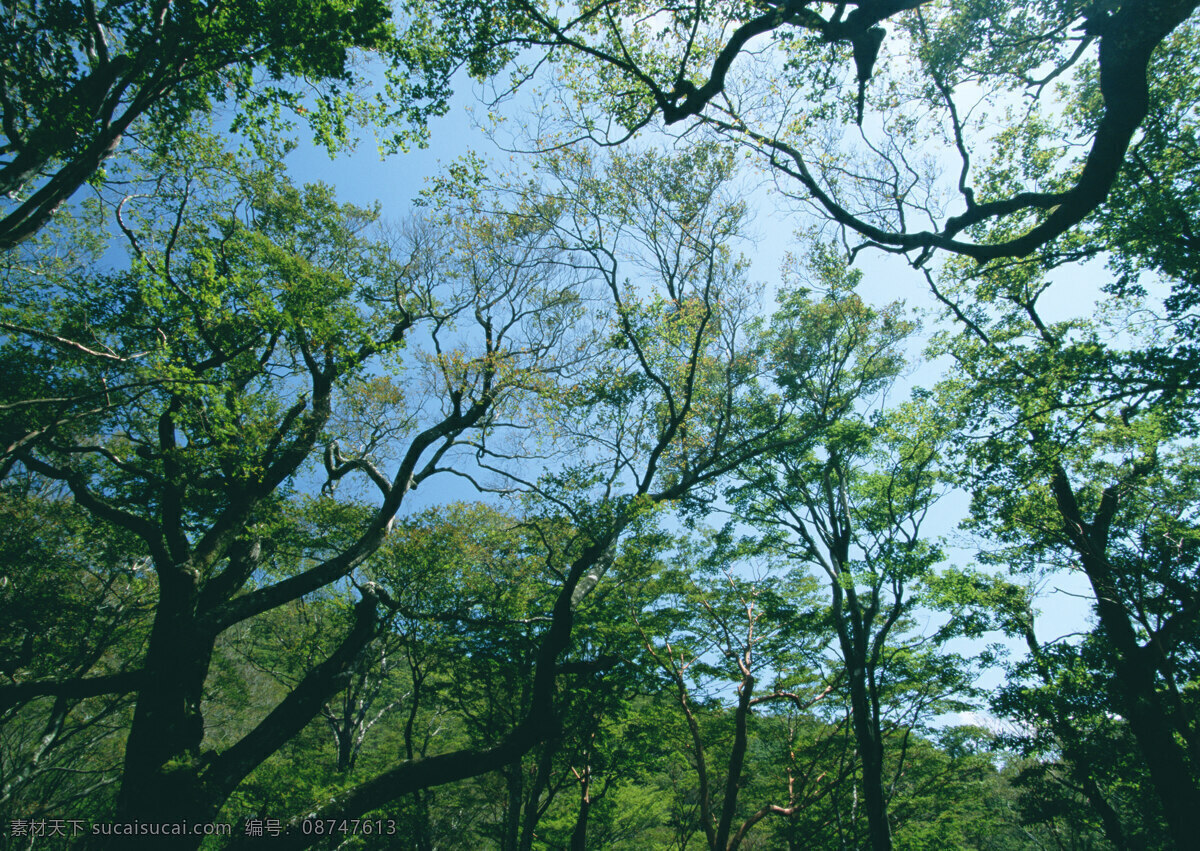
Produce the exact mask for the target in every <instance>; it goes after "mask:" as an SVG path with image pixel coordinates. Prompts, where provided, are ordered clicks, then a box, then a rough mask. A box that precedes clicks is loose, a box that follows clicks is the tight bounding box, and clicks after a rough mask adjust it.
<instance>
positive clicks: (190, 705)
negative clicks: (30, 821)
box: [95, 567, 220, 849]
mask: <svg viewBox="0 0 1200 851" xmlns="http://www.w3.org/2000/svg"><path fill="white" fill-rule="evenodd" d="M159 594H160V599H159V606H158V610H157V612H156V615H155V619H154V625H153V627H152V629H151V633H150V640H149V642H148V651H147V655H146V665H145V669H146V675H147V681H148V682H149V683H150V685H149V686H147V687H146V688H143V689H141V690H140V692H139V693H138V699H137V704H136V707H135V709H134V716H133V724H132V726H131V727H130V730H129V739H128V741H127V743H126V746H125V767H124V773H123V776H122V781H121V789H120V792H119V793H118V796H117V807H116V812H115V814H114V821H115V822H118V823H138V824H139V825H147V824H166V823H170V824H173V825H175V824H183V823H188V824H199V823H202V822H208V821H212V820H213V818H214V817H215V816H216V813H217V810H218V808H219V806H220V802H214V801H213V800H212V796H211V795H210V794H208V790H207V789H206V788H205V785H204V783H203V782H202V781H201V777H200V772H201V769H202V768H203V765H202V762H201V752H200V748H201V744H202V742H203V739H204V717H203V715H202V714H201V706H200V704H201V699H202V696H203V690H204V681H205V679H206V678H207V677H208V667H209V663H210V662H211V660H212V652H213V638H212V636H211V635H208V634H206V633H205V632H204V631H203V630H201V629H200V628H199V627H198V625H197V623H196V620H195V601H196V583H195V575H194V574H192V573H191V572H189V571H187V570H186V569H184V568H175V567H173V568H171V569H169V570H166V571H161V572H160V591H159ZM139 839H140V840H141V842H139V841H138V840H139ZM202 839H203V836H193V835H191V834H186V835H181V836H173V837H172V838H171V840H170V841H171V847H172V848H181V849H187V848H195V847H198V846H199V844H200V841H201V840H202ZM97 840H98V841H97V842H96V843H95V845H96V846H97V847H100V848H125V847H129V846H130V845H132V844H139V845H157V847H162V843H163V842H164V839H163V838H162V836H155V835H147V836H140V835H118V836H109V837H97Z"/></svg>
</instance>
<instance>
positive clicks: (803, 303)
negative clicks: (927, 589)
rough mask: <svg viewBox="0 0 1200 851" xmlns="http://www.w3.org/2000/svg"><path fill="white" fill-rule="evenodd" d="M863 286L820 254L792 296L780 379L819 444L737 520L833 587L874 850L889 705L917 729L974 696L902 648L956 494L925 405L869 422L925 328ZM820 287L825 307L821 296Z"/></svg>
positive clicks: (886, 832) (784, 323)
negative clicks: (906, 350) (935, 528)
mask: <svg viewBox="0 0 1200 851" xmlns="http://www.w3.org/2000/svg"><path fill="white" fill-rule="evenodd" d="M860 277H861V273H858V272H854V271H851V270H848V269H847V268H846V267H845V266H844V264H843V263H842V262H841V261H840V260H839V258H837V257H836V256H835V255H834V254H833V252H832V251H830V250H827V249H823V248H818V249H817V250H816V251H815V252H814V255H813V259H812V261H811V271H810V273H809V277H808V278H807V280H806V281H805V283H806V284H808V286H795V285H793V287H792V288H790V289H788V290H785V291H784V292H783V294H782V295H781V296H780V309H779V310H778V311H777V312H776V313H775V315H774V316H773V317H772V320H771V326H770V330H769V332H768V345H769V346H770V351H771V354H770V358H771V363H772V367H773V372H774V380H775V381H776V382H777V383H778V384H779V385H780V387H781V389H782V390H783V392H785V393H786V394H788V396H789V397H790V398H791V399H792V400H794V404H795V406H796V415H797V422H798V423H799V424H801V426H800V427H801V428H803V429H805V430H806V431H807V433H808V434H810V435H811V436H812V437H811V438H810V439H809V440H807V441H797V442H796V443H794V444H792V445H791V446H789V447H787V448H785V449H781V450H780V451H778V452H775V453H773V454H772V455H770V456H766V457H764V458H762V459H760V460H759V461H758V462H756V463H755V464H754V465H751V467H750V469H749V471H748V474H747V480H746V483H745V484H744V485H741V486H740V487H739V489H738V491H737V492H736V493H735V500H736V504H737V507H738V514H739V516H741V517H742V518H744V519H745V520H746V521H747V522H750V523H753V524H754V525H755V526H757V527H759V528H760V529H762V530H763V532H764V533H765V534H768V535H770V536H772V537H773V539H774V541H775V546H777V547H778V548H779V550H780V552H782V553H786V554H787V555H788V557H790V558H794V559H798V560H801V561H803V562H805V563H807V564H809V565H812V567H813V568H814V569H815V570H817V571H818V573H819V574H823V575H824V577H825V578H826V580H827V583H828V588H829V595H830V603H829V614H828V617H829V621H828V626H829V628H830V629H831V630H833V632H834V633H835V635H836V636H837V641H836V654H837V657H838V663H839V668H840V671H839V677H840V678H844V681H845V683H846V688H847V690H848V693H849V700H850V706H851V712H852V718H853V727H854V735H855V739H856V741H857V743H858V748H859V752H860V755H861V759H862V785H863V795H864V801H865V808H866V813H867V819H868V822H869V827H870V843H871V847H873V848H875V849H887V848H891V847H892V839H891V825H890V822H889V818H888V813H887V797H888V792H887V784H885V780H884V770H885V769H884V764H885V759H884V742H885V737H886V736H885V729H884V727H885V713H886V711H887V704H888V702H889V701H896V702H900V701H906V702H911V704H912V706H910V707H908V709H909V710H910V711H913V712H914V717H913V720H912V721H910V722H909V724H910V725H915V724H916V723H917V722H918V719H919V716H920V715H921V714H922V713H923V712H925V711H929V709H930V708H932V705H933V704H934V703H936V702H937V701H939V700H940V699H942V698H944V697H946V696H949V695H951V694H955V693H960V694H961V693H963V692H964V691H966V690H968V688H969V683H968V682H967V681H966V677H967V676H969V674H968V672H967V671H964V670H955V668H956V667H957V666H958V665H959V664H960V663H961V661H962V660H952V659H950V658H949V657H943V659H941V660H940V661H938V660H935V659H933V657H932V656H931V655H930V654H929V651H928V650H923V649H920V648H919V646H918V644H919V642H914V641H912V640H911V639H907V638H906V637H905V635H904V633H905V632H906V631H908V630H909V629H911V622H910V618H911V614H912V612H913V611H914V608H915V606H916V605H917V603H918V602H919V594H918V592H919V590H920V589H921V587H922V585H923V584H924V582H925V581H926V580H927V579H928V578H929V577H930V576H931V575H932V573H933V569H934V566H935V565H936V564H937V563H938V562H939V561H941V559H942V553H941V550H940V548H939V547H937V546H935V545H933V544H931V543H930V542H928V541H927V540H925V538H924V537H923V535H922V532H921V526H922V522H923V521H924V519H925V517H926V515H927V513H928V512H929V510H930V507H931V506H932V505H933V504H934V502H935V501H936V500H937V499H938V497H939V495H940V491H941V490H942V489H944V484H943V480H944V477H943V475H942V474H941V473H940V471H939V469H938V464H939V455H940V453H941V447H940V444H941V443H942V441H943V440H944V439H945V428H944V423H941V422H939V418H938V417H937V416H936V414H935V413H934V412H933V411H932V410H930V409H928V408H925V407H923V406H921V405H920V404H917V403H913V404H910V405H909V406H906V407H900V408H897V409H895V410H891V411H881V410H878V409H877V410H876V411H875V412H874V413H871V412H870V411H869V407H868V406H870V405H871V404H872V402H873V400H874V399H875V398H876V397H878V396H882V395H883V394H885V393H886V392H887V389H888V388H889V386H890V385H891V384H892V382H893V381H894V380H895V378H896V377H897V375H898V374H899V372H900V370H901V369H902V368H903V365H904V358H903V354H902V350H901V345H902V344H903V341H904V340H905V338H906V337H907V336H908V335H909V334H911V333H912V331H913V330H914V325H913V324H912V323H911V322H908V321H907V320H905V319H904V318H903V317H902V315H901V312H900V306H899V305H898V304H893V305H890V306H888V307H886V308H883V309H880V310H875V309H873V308H871V307H869V306H868V305H866V304H865V303H864V302H863V301H862V299H861V298H860V297H859V296H858V295H857V294H856V293H855V292H854V286H855V285H856V284H857V283H858V281H859V279H860ZM809 286H811V287H814V288H816V289H817V291H818V292H820V293H821V296H820V297H819V298H813V297H811V296H810V292H811V290H810V289H809ZM947 663H949V664H947ZM906 668H907V669H908V670H906ZM918 671H919V673H918ZM922 682H923V685H918V683H922ZM908 690H911V693H910V694H904V692H906V691H908Z"/></svg>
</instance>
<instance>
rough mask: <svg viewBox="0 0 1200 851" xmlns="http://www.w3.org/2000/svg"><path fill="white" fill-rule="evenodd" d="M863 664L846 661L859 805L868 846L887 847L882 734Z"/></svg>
mask: <svg viewBox="0 0 1200 851" xmlns="http://www.w3.org/2000/svg"><path fill="white" fill-rule="evenodd" d="M865 664H866V663H865V662H864V661H860V660H858V659H855V660H854V661H853V662H852V663H851V665H850V667H851V670H850V712H851V715H852V718H853V721H854V738H855V739H856V740H857V743H858V752H859V757H860V758H861V759H862V778H863V806H864V808H865V809H866V811H867V831H868V835H869V837H870V843H871V848H872V850H873V851H891V848H892V828H891V825H890V824H889V823H888V811H887V796H886V795H885V794H884V791H883V738H882V736H881V734H880V730H879V723H878V721H879V719H878V717H877V714H876V713H875V712H874V711H873V710H874V707H873V705H872V702H871V699H870V695H869V694H868V693H867V682H866V679H867V676H866V671H865V669H864V668H865Z"/></svg>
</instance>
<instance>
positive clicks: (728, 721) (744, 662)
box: [631, 538, 834, 851]
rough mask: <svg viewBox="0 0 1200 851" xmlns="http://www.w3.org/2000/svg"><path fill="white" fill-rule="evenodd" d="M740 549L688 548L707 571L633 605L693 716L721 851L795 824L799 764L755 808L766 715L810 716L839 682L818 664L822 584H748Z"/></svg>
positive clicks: (689, 738) (705, 823)
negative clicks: (785, 822) (756, 739)
mask: <svg viewBox="0 0 1200 851" xmlns="http://www.w3.org/2000/svg"><path fill="white" fill-rule="evenodd" d="M739 549H743V548H742V547H738V546H730V542H729V541H728V540H724V541H722V540H720V538H718V540H717V541H716V542H715V545H713V546H712V547H711V548H710V552H708V553H703V552H701V553H695V552H693V551H691V550H690V548H689V549H685V550H684V551H683V552H682V553H681V554H680V556H681V558H679V560H680V561H683V562H685V563H687V562H692V561H698V562H699V563H698V564H696V565H695V566H692V565H689V568H690V569H687V568H683V569H681V568H680V567H675V568H674V569H673V570H669V571H666V572H664V574H663V576H661V577H658V578H657V582H656V583H655V585H656V586H657V587H658V593H659V594H661V595H662V596H661V598H660V599H657V600H652V601H646V600H640V599H638V598H637V597H634V598H633V600H631V602H632V603H635V604H636V608H635V610H634V611H633V612H631V616H632V617H633V618H634V619H635V623H637V628H638V631H639V633H640V634H641V637H642V641H643V642H644V644H645V647H646V653H647V654H648V656H649V660H650V661H652V663H653V664H654V666H655V667H656V668H657V669H658V671H659V673H660V675H662V676H664V677H665V680H666V682H665V684H664V685H665V687H666V688H665V692H666V695H664V697H665V696H667V695H669V697H670V700H671V702H672V703H673V704H675V705H676V709H677V711H678V712H679V713H681V714H682V715H683V719H684V722H685V727H686V733H685V734H684V736H683V738H684V740H685V741H686V744H685V745H683V746H682V747H681V749H682V750H683V751H684V752H685V753H687V755H688V758H689V761H690V763H691V765H692V768H693V770H694V772H695V780H696V802H697V807H696V809H697V812H696V821H697V822H698V824H699V828H700V830H701V831H703V833H704V838H705V840H706V843H707V845H708V847H709V848H710V849H713V851H726V849H729V851H732V849H736V848H738V847H740V846H741V844H742V842H743V841H745V840H746V838H747V835H748V834H749V832H750V831H751V830H752V829H753V828H754V826H755V825H756V824H758V823H759V822H761V821H762V820H763V819H766V818H769V817H771V816H776V817H781V818H784V819H787V818H790V817H791V816H793V815H795V814H796V813H798V812H799V811H800V810H801V809H802V808H803V805H804V800H803V796H801V797H797V789H796V786H795V774H796V773H797V767H796V766H795V765H791V764H789V765H787V766H786V767H785V770H784V771H783V772H780V773H779V774H778V775H775V776H774V777H773V778H772V779H774V780H775V781H776V782H775V783H774V784H761V785H767V788H768V789H769V790H770V791H768V792H765V793H764V794H765V795H770V796H771V798H774V800H771V798H765V799H760V800H759V801H753V802H752V803H751V807H752V808H751V809H749V810H747V808H746V803H745V800H744V799H745V798H746V797H747V796H746V795H744V794H742V792H743V788H744V787H745V786H747V785H750V784H751V782H752V778H753V777H754V776H755V775H756V774H758V773H760V772H763V771H764V770H765V769H766V767H765V766H755V770H753V771H752V770H750V769H749V766H748V764H747V760H748V758H749V757H750V756H751V737H752V735H753V733H752V725H753V722H754V715H755V712H756V708H759V707H761V709H757V711H762V710H765V709H769V707H770V706H771V705H772V704H775V703H786V704H788V705H789V709H790V711H791V712H793V713H800V712H804V711H805V710H808V709H809V708H810V707H811V706H813V705H814V704H815V703H817V702H818V701H820V700H822V699H823V698H824V697H826V695H828V694H829V693H830V692H831V691H833V689H834V683H830V684H828V685H826V686H825V688H823V689H822V688H820V685H821V681H820V677H819V674H818V673H817V672H815V671H814V670H813V669H812V668H811V667H810V666H811V665H812V660H813V659H814V658H816V657H818V656H819V655H820V653H821V651H822V650H823V645H824V644H825V642H826V639H825V637H824V636H823V635H822V634H821V630H820V629H819V628H818V626H817V625H818V616H817V615H816V611H817V607H816V605H815V601H814V600H813V590H814V589H813V583H811V582H805V581H803V579H801V580H800V581H796V578H795V577H791V578H790V579H791V581H788V579H781V578H779V577H768V576H763V577H760V578H759V579H757V580H748V579H745V578H742V577H739V576H737V575H736V574H735V573H734V572H733V571H734V570H735V569H737V568H743V569H744V567H745V565H744V564H739V563H738V562H739V560H740V559H739V556H742V557H743V558H744V557H745V556H746V553H739V552H738V550H739ZM689 574H690V575H689ZM697 574H699V576H700V578H697V576H696V575H697ZM643 593H644V592H643ZM637 609H644V611H638V610H637ZM731 682H732V683H735V684H736V692H735V695H736V698H735V699H736V702H735V705H734V706H733V707H732V711H731V712H728V711H726V712H722V711H720V710H717V711H714V707H713V705H712V704H714V703H717V702H718V701H720V700H721V697H723V695H720V692H721V690H722V689H724V688H728V683H731ZM723 708H724V707H721V709H723ZM730 727H732V730H730V729H729V728H730ZM722 734H724V735H722ZM724 739H728V741H727V742H726V741H722V740H724ZM726 745H727V750H726V747H725V746H726ZM718 750H719V754H718ZM772 768H774V766H772ZM758 785H760V784H755V786H756V789H755V791H758V790H757V786H758ZM772 785H773V786H774V787H775V788H771V786H772ZM785 790H786V793H787V797H786V799H785V798H784V797H783V792H784V791H785ZM780 800H783V801H784V803H778V801H780Z"/></svg>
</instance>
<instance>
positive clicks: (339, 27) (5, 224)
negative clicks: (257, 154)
mask: <svg viewBox="0 0 1200 851" xmlns="http://www.w3.org/2000/svg"><path fill="white" fill-rule="evenodd" d="M419 30H420V27H419V26H418V25H417V22H412V29H411V30H410V31H409V32H408V33H406V34H405V33H398V32H397V28H396V25H395V24H394V23H393V22H392V20H391V10H390V9H389V7H388V5H387V4H386V3H383V2H380V0H352V2H348V3H331V2H323V0H318V1H317V2H311V3H303V4H299V5H294V6H289V7H288V8H286V9H284V8H281V7H279V6H277V5H273V4H270V3H259V2H252V3H244V2H239V3H228V2H222V0H213V2H196V0H186V2H171V1H170V0H139V2H135V3H126V2H96V0H52V1H51V2H16V3H10V4H8V6H7V7H6V11H5V15H4V19H3V21H2V22H0V46H2V48H3V50H4V54H5V55H6V56H8V57H10V59H9V61H7V62H6V63H5V65H4V68H3V71H0V133H2V134H3V139H4V142H3V145H0V157H3V159H0V195H2V196H4V197H5V198H7V199H10V201H9V203H8V205H7V209H6V210H4V212H3V218H0V249H11V248H12V247H13V246H15V245H16V244H17V243H19V242H21V241H22V240H24V239H27V238H28V237H30V236H31V235H32V234H34V233H35V232H36V231H38V230H39V229H40V228H42V227H43V226H44V225H45V224H46V223H47V221H48V220H49V219H50V217H51V216H52V215H53V214H54V213H55V211H56V210H58V209H59V208H60V207H61V206H62V205H63V204H64V203H65V202H66V201H67V200H68V199H69V198H70V197H71V196H72V195H73V194H74V193H75V191H76V190H77V189H79V188H80V187H81V186H83V185H84V184H85V183H86V182H88V181H89V180H93V179H103V175H102V171H103V167H104V162H105V160H107V159H108V158H109V157H111V156H113V155H114V154H115V152H116V151H117V148H118V146H119V145H120V143H121V140H122V138H123V137H125V136H126V135H128V134H130V133H135V134H137V135H138V136H139V137H140V140H141V141H142V142H143V143H147V142H149V143H151V144H153V145H157V146H160V147H163V148H169V147H170V146H172V145H174V144H175V143H176V141H177V137H176V130H177V129H178V128H181V127H183V126H185V125H186V124H187V123H188V122H189V119H190V118H191V117H192V116H194V115H197V114H199V113H207V112H209V111H210V110H211V109H212V108H213V105H214V102H217V103H224V102H229V101H232V102H233V103H235V104H236V105H237V107H238V110H239V117H238V119H237V120H235V126H238V125H240V126H241V128H242V129H245V130H247V131H249V132H250V134H251V135H252V136H255V135H257V136H258V137H259V138H260V139H261V138H264V133H263V132H262V131H263V130H264V129H265V127H266V126H268V125H275V124H278V123H279V122H280V120H281V119H280V115H279V113H280V110H290V111H291V112H292V113H293V114H295V115H298V116H302V117H303V118H304V119H305V120H306V121H307V122H308V124H309V126H310V127H311V128H312V130H313V132H314V134H315V135H316V137H317V139H318V140H319V141H320V142H321V143H323V144H325V145H326V146H328V147H329V148H330V150H333V149H335V148H337V147H339V146H341V145H344V144H346V142H347V141H348V138H349V129H348V128H349V125H350V124H351V122H353V121H356V120H357V121H368V122H372V123H375V124H377V125H378V126H379V127H380V128H381V129H385V130H386V129H388V128H395V129H394V130H393V133H394V135H393V136H392V137H391V138H390V139H389V141H388V143H387V144H388V145H389V146H390V147H393V148H394V147H395V146H397V145H399V144H402V143H404V142H405V141H407V140H412V139H420V138H421V137H422V134H423V132H424V122H425V120H426V119H427V118H428V117H429V116H430V115H436V114H439V113H441V112H444V111H445V109H446V106H447V105H446V96H447V87H446V83H447V77H448V75H449V73H450V71H451V70H452V68H453V65H454V62H455V60H454V58H453V57H450V56H447V55H446V54H445V53H444V52H442V50H441V47H440V46H439V45H438V44H437V36H436V34H434V33H431V32H429V31H428V29H426V30H424V31H423V32H420V31H419ZM363 56H373V57H376V58H378V59H380V60H382V61H381V67H380V74H381V76H383V77H384V86H383V89H382V91H381V93H380V94H379V95H378V96H376V97H375V98H374V99H367V98H364V97H362V96H361V94H360V91H361V89H362V85H363V83H364V82H367V81H368V80H369V79H371V78H370V76H369V75H368V73H367V72H366V71H364V70H363V69H362V67H361V57H363Z"/></svg>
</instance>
